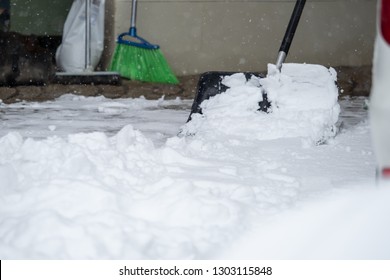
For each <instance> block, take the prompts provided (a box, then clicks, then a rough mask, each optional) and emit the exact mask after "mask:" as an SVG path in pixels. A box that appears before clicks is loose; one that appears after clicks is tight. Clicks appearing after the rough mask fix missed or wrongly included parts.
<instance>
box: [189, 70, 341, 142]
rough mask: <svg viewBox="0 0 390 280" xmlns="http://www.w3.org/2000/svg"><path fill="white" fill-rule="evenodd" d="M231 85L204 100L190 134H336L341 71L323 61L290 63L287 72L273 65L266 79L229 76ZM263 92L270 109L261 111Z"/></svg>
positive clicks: (313, 138)
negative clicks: (337, 78)
mask: <svg viewBox="0 0 390 280" xmlns="http://www.w3.org/2000/svg"><path fill="white" fill-rule="evenodd" d="M222 82H223V83H224V84H225V85H226V86H228V87H229V88H228V89H227V90H226V92H224V93H223V94H219V95H216V96H214V97H212V98H210V99H209V100H206V101H204V102H203V103H202V104H201V107H202V112H203V114H202V115H200V114H194V115H193V116H192V120H191V121H190V122H189V123H188V124H186V125H185V126H184V127H183V133H184V134H187V135H188V134H199V135H202V136H204V135H207V134H210V132H215V133H217V134H222V135H230V136H240V137H244V138H246V139H252V138H255V139H259V140H268V139H277V138H290V137H301V138H303V139H305V140H308V141H310V142H312V143H318V142H324V141H326V140H327V139H329V138H330V137H333V136H334V135H335V133H336V122H337V120H338V116H339V113H340V106H339V104H338V102H337V99H338V89H337V86H336V71H335V70H334V69H333V68H330V69H327V68H325V67H324V66H321V65H309V64H284V65H283V67H282V71H281V73H279V72H278V71H276V69H275V66H274V65H271V64H270V65H268V75H267V77H266V78H257V77H254V76H252V78H251V79H250V80H249V81H247V80H246V78H245V76H244V74H242V73H237V74H234V75H232V76H226V77H224V80H223V81H222ZM263 91H264V92H266V93H267V97H268V100H269V101H270V102H271V108H270V109H269V111H270V113H265V112H262V111H258V108H259V106H258V103H259V102H260V101H262V100H263V94H262V93H263Z"/></svg>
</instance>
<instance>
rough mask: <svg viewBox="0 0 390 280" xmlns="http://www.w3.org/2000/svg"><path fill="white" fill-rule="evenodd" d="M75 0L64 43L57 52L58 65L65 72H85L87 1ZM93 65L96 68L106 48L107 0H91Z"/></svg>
mask: <svg viewBox="0 0 390 280" xmlns="http://www.w3.org/2000/svg"><path fill="white" fill-rule="evenodd" d="M87 1H88V0H74V1H73V4H72V7H71V9H70V11H69V14H68V16H67V18H66V21H65V25H64V31H63V35H62V43H61V45H60V46H59V47H58V49H57V52H56V62H57V66H58V67H59V68H60V69H61V70H62V71H65V72H76V73H77V72H84V71H85V70H86V69H85V67H86V65H85V54H86V39H85V38H86V37H85V35H86V3H87ZM91 1H92V5H91V11H90V12H91V43H90V46H91V65H92V66H93V68H94V69H95V68H96V66H97V64H98V63H99V60H100V57H101V55H102V52H103V48H104V42H103V41H104V4H105V0H91Z"/></svg>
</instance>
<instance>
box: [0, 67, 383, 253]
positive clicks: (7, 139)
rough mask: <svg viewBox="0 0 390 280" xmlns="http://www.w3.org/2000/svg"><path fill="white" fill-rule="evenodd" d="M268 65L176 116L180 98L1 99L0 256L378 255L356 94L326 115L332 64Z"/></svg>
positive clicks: (376, 196)
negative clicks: (264, 104)
mask: <svg viewBox="0 0 390 280" xmlns="http://www.w3.org/2000/svg"><path fill="white" fill-rule="evenodd" d="M271 67H272V66H271ZM271 70H272V69H271ZM290 70H291V71H290ZM285 71H286V72H285ZM269 73H271V74H270V75H269V77H267V78H265V79H262V80H260V81H259V80H256V79H252V80H250V81H249V82H246V81H243V80H240V79H241V78H240V77H233V78H231V80H230V82H232V83H234V84H230V85H231V88H230V90H229V92H226V93H225V94H221V95H220V96H217V97H216V98H214V99H211V100H210V101H209V102H208V103H207V104H205V105H204V106H205V107H204V109H205V114H204V116H198V117H196V118H195V119H193V121H192V122H190V123H189V124H186V125H185V121H186V119H187V117H188V114H189V108H190V105H191V101H190V100H184V101H183V100H180V99H177V100H173V101H168V100H163V99H160V100H157V101H149V100H145V99H143V98H141V99H117V100H110V99H106V98H103V97H98V98H96V97H94V98H92V97H89V98H86V97H78V96H74V95H66V96H63V97H61V98H59V99H57V100H55V101H51V102H44V103H26V102H20V103H16V104H11V105H6V104H1V105H0V111H1V122H0V127H1V131H0V133H1V134H0V136H1V138H0V258H1V259H14V258H23V259H36V258H40V259H42V258H44V259H53V258H55V259H132V258H136V259H205V258H290V259H296V258H358V259H365V258H389V257H390V241H388V240H389V238H388V236H389V233H390V222H388V219H386V217H385V215H386V212H389V210H390V209H389V208H390V206H388V205H390V204H386V203H385V202H386V199H385V197H389V194H388V191H387V190H386V189H385V188H379V187H376V186H375V162H374V156H373V154H372V149H371V145H370V136H369V125H368V122H367V114H366V110H365V109H364V108H363V107H364V105H365V99H364V98H357V99H343V100H341V101H340V105H341V113H340V118H339V120H338V122H337V117H338V114H339V104H338V103H337V90H336V87H335V86H334V81H335V78H336V76H335V73H334V71H333V70H328V69H326V68H324V67H322V66H315V65H288V64H286V65H284V66H283V72H282V74H281V75H280V76H278V74H272V71H270V72H269ZM230 82H229V81H228V80H226V83H230ZM258 83H260V84H262V85H263V87H264V89H265V90H266V91H267V93H268V94H269V97H270V99H271V101H272V102H273V105H272V113H270V114H265V113H261V112H257V111H256V109H257V103H258V102H259V100H261V91H260V92H259V87H257V85H258ZM289 88H290V89H294V91H293V92H291V93H289V91H288V89H289ZM310 93H311V94H312V96H309V95H310ZM240 96H241V97H240ZM298 96H299V97H298ZM298 99H299V100H298ZM301 99H302V100H301ZM303 99H304V100H303ZM299 101H301V102H299ZM213 102H215V103H213ZM285 114H287V115H285ZM191 123H192V124H191ZM191 125H192V126H191ZM336 126H337V127H339V132H338V133H337V135H333V134H334V132H335V131H336V130H335V127H336ZM190 130H191V132H192V133H191V136H185V137H183V136H178V135H177V134H178V133H179V131H186V132H190ZM279 130H280V131H279ZM188 134H190V133H188ZM332 135H333V136H332ZM319 142H321V143H322V144H321V145H317V144H318V143H319ZM366 210H367V211H366ZM381 213H383V217H380V214H381ZM373 240H375V242H371V241H373ZM365 242H366V243H365ZM340 248H343V250H341V249H340Z"/></svg>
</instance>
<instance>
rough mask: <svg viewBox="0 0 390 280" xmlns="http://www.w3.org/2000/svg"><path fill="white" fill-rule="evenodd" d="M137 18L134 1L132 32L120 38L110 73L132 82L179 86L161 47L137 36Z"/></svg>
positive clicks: (123, 34) (134, 2)
mask: <svg viewBox="0 0 390 280" xmlns="http://www.w3.org/2000/svg"><path fill="white" fill-rule="evenodd" d="M136 16H137V0H133V1H132V8H131V26H130V30H129V32H128V33H122V34H120V35H119V36H118V39H117V45H116V48H115V51H114V55H113V57H112V61H111V65H110V71H117V72H119V73H120V75H121V76H122V77H125V78H128V79H131V80H139V81H144V82H156V83H167V84H178V83H179V81H178V80H177V78H176V76H175V74H173V72H172V70H171V68H170V67H169V65H168V62H167V61H166V60H165V58H164V55H163V54H162V52H161V49H160V47H159V46H158V45H153V44H151V43H149V42H148V41H146V40H145V39H143V38H142V37H139V36H138V35H137V28H136V26H135V21H136Z"/></svg>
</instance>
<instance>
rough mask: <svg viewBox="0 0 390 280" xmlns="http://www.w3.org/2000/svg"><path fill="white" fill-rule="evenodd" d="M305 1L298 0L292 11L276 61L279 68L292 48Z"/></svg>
mask: <svg viewBox="0 0 390 280" xmlns="http://www.w3.org/2000/svg"><path fill="white" fill-rule="evenodd" d="M305 3H306V0H297V2H296V3H295V7H294V10H293V12H292V15H291V18H290V21H289V23H288V26H287V30H286V33H285V34H284V37H283V41H282V44H281V46H280V49H279V55H278V59H277V61H276V67H277V69H278V70H280V69H281V68H282V63H283V62H284V60H285V59H286V56H287V54H288V51H289V50H290V46H291V43H292V40H293V38H294V35H295V31H296V30H297V26H298V23H299V20H300V18H301V15H302V11H303V8H304V7H305Z"/></svg>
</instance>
